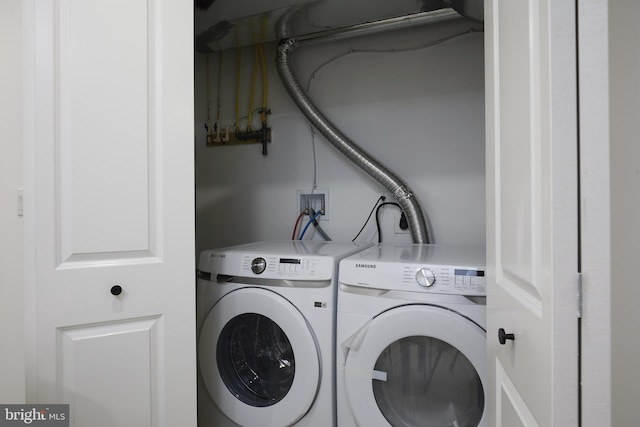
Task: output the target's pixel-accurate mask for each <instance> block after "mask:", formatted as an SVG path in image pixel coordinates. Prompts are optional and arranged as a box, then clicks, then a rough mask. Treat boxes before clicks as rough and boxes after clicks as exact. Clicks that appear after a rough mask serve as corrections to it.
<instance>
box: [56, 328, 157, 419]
mask: <svg viewBox="0 0 640 427" xmlns="http://www.w3.org/2000/svg"><path fill="white" fill-rule="evenodd" d="M163 334H164V330H163V324H162V320H161V319H160V318H150V319H138V320H129V321H124V322H116V323H107V324H100V325H87V326H83V327H73V328H61V329H59V343H58V345H59V348H60V360H59V371H60V388H61V390H60V395H61V396H62V400H63V401H64V402H65V403H69V404H70V407H72V408H74V411H73V413H74V423H75V424H76V425H78V426H89V425H91V426H98V425H103V426H105V427H106V426H110V425H136V426H152V425H154V423H152V421H151V420H153V419H156V420H157V419H158V418H159V415H160V409H161V408H160V402H159V400H158V398H159V395H158V394H157V393H155V392H154V390H155V387H149V385H150V384H158V380H159V379H160V378H161V374H160V366H159V365H158V354H159V353H160V350H161V347H160V341H159V338H160V337H161V336H162V335H163ZM113 349H120V351H119V352H117V353H114V352H113ZM123 383H126V384H127V391H128V392H127V393H121V394H118V395H116V396H112V395H110V393H111V392H112V391H113V390H117V389H118V388H119V387H120V386H121V384H123ZM104 402H109V403H110V404H112V405H115V406H114V407H116V408H118V410H117V411H114V412H112V413H110V414H109V415H108V416H106V415H104V413H105V412H106V411H105V410H104V409H101V407H102V405H103V403H104ZM96 412H98V413H102V414H103V416H104V417H97V416H96Z"/></svg>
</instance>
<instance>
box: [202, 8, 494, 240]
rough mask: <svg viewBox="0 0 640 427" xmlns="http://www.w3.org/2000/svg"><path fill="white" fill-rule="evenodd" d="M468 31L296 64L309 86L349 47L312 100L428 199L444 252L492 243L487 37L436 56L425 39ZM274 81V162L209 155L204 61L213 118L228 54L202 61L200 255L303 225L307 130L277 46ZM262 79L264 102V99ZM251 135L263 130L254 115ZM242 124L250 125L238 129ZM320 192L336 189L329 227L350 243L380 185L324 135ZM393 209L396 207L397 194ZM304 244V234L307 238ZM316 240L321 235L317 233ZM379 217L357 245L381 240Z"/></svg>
mask: <svg viewBox="0 0 640 427" xmlns="http://www.w3.org/2000/svg"><path fill="white" fill-rule="evenodd" d="M469 28H470V24H469V23H467V22H465V21H464V20H457V21H455V22H453V23H446V24H436V25H432V26H430V27H424V28H422V29H417V30H411V31H402V32H395V33H388V34H384V35H378V36H369V37H367V38H359V39H352V40H348V41H342V42H333V43H331V44H327V45H317V46H309V47H303V48H300V49H299V50H298V51H296V52H295V54H294V63H295V66H296V70H297V71H298V76H299V79H300V81H301V82H302V84H303V85H304V86H306V85H307V82H308V81H309V76H310V75H311V74H312V73H313V72H314V70H316V69H317V68H318V67H319V66H320V65H321V64H323V63H325V62H326V61H328V60H330V59H331V58H334V57H335V56H336V55H340V54H342V53H346V52H349V51H350V49H354V50H362V49H367V50H371V49H375V50H386V52H384V53H352V54H348V55H345V56H343V57H342V58H340V59H338V60H336V61H333V62H331V63H329V64H328V65H326V66H324V67H322V68H321V69H319V70H318V71H317V73H315V76H314V78H313V79H311V86H310V95H311V98H312V99H313V100H314V102H316V104H317V105H318V106H319V107H320V108H321V109H322V110H323V112H324V113H325V114H326V115H327V116H328V117H329V119H331V120H332V121H333V122H334V123H335V124H336V125H337V126H338V127H339V128H341V129H342V130H343V131H344V133H345V134H346V135H347V136H348V137H350V138H351V139H353V140H354V141H356V142H357V143H358V144H359V145H360V146H361V147H363V148H364V149H365V150H367V151H368V152H370V153H371V154H373V155H374V156H375V157H376V158H378V159H379V160H380V161H381V162H382V163H383V164H385V165H386V166H388V167H389V168H390V169H391V170H393V171H394V172H395V173H396V174H397V175H399V176H400V177H402V178H403V179H404V180H405V181H406V182H407V183H408V184H409V186H410V187H411V188H412V189H413V191H414V193H415V194H416V196H417V197H418V199H419V200H420V201H421V203H422V205H423V207H424V209H425V210H426V211H427V213H428V215H429V217H430V220H431V223H432V225H433V230H434V237H435V240H436V241H437V242H441V243H481V244H483V243H484V241H485V235H484V221H485V213H484V211H485V202H484V86H483V82H484V80H483V79H484V75H483V72H484V71H483V69H484V65H483V54H484V53H483V34H482V33H474V34H467V35H463V36H461V37H458V38H455V39H453V40H450V41H447V42H445V43H443V44H439V45H437V46H434V47H430V48H426V49H418V50H412V51H408V52H393V53H392V52H389V50H390V49H394V50H397V51H399V50H402V49H404V48H409V47H418V46H420V45H423V44H425V43H426V42H428V41H430V40H434V39H439V38H442V37H444V36H447V35H451V34H456V33H460V32H462V31H464V30H466V29H469ZM265 50H266V55H267V65H268V77H269V86H268V88H269V102H268V106H269V108H270V109H271V111H272V115H271V116H270V117H269V125H270V127H272V129H273V143H271V144H269V154H268V156H262V154H261V148H260V146H259V145H258V144H256V145H245V146H233V147H206V146H205V131H204V127H203V125H204V123H205V122H206V120H207V101H206V92H207V84H206V68H207V66H206V63H207V60H209V61H210V66H209V68H210V74H211V79H210V82H209V91H210V94H211V96H210V99H211V101H210V102H211V110H210V114H211V117H212V121H215V119H216V116H217V105H218V95H217V92H218V91H217V86H218V80H217V79H218V61H219V57H220V56H219V54H218V53H214V54H212V55H210V56H209V58H208V59H207V57H205V56H202V55H198V57H197V59H196V193H197V196H196V197H197V203H196V206H197V213H196V219H197V250H198V252H199V251H201V250H203V249H206V248H208V247H216V246H224V245H231V244H238V243H243V242H248V241H257V240H267V239H290V238H291V233H292V230H293V227H294V222H295V219H296V216H297V213H298V212H297V209H296V208H297V203H296V190H310V189H311V186H312V182H313V156H312V138H311V133H310V129H309V126H308V125H307V123H306V121H305V120H304V118H303V117H302V115H301V113H300V112H299V111H298V110H297V109H296V107H295V106H294V104H293V102H292V101H291V100H290V99H289V97H288V95H287V94H286V93H285V91H284V88H283V86H282V84H281V82H280V80H279V78H278V76H277V72H276V70H275V65H274V55H275V44H273V43H270V44H267V45H266V46H265ZM253 55H254V52H253V50H252V48H244V49H243V52H242V64H243V68H242V70H243V72H242V75H241V81H243V86H242V87H243V89H242V96H241V99H242V100H243V103H242V104H241V108H240V111H241V113H240V116H245V115H246V114H247V111H248V110H247V108H248V97H249V95H248V93H249V87H250V82H251V69H252V63H253ZM222 56H223V73H222V90H221V91H220V92H221V94H222V97H221V104H220V105H221V108H220V111H221V123H222V124H223V125H232V124H233V122H234V108H235V102H234V91H235V74H236V52H235V50H228V51H224V52H223V55H222ZM261 94H262V92H261V85H260V75H258V89H257V91H256V105H259V103H260V97H261ZM254 124H255V126H254V128H256V127H258V121H257V117H256V120H254ZM241 125H242V127H244V126H245V124H244V123H242V122H241ZM315 140H316V144H315V145H316V152H317V186H318V188H319V189H328V190H329V203H328V210H329V221H323V222H321V224H322V225H323V228H324V229H325V231H326V232H327V233H328V234H329V235H330V236H331V237H332V238H333V239H334V240H351V239H352V238H353V237H354V236H355V235H356V233H357V232H358V230H359V229H360V228H361V226H362V225H363V224H364V221H365V220H366V218H367V215H368V214H369V212H370V210H371V209H372V207H373V205H374V203H375V201H376V199H377V198H378V197H379V196H380V195H381V194H384V193H385V192H384V190H383V189H382V187H381V186H380V185H379V184H377V183H376V182H374V181H373V180H372V179H371V178H369V177H368V176H366V175H365V174H364V173H363V172H361V171H360V170H358V169H356V168H355V167H353V166H352V165H351V164H350V163H349V162H348V161H347V160H345V159H344V158H343V157H341V156H340V155H339V154H338V153H337V151H336V150H335V149H333V148H332V147H330V146H329V144H328V143H326V142H325V141H324V140H322V138H321V137H320V136H316V138H315ZM386 195H387V200H386V201H393V200H392V198H391V197H390V195H388V194H386ZM397 212H398V211H397V210H396V209H395V208H389V209H387V208H385V209H384V211H383V215H382V228H383V240H384V241H390V240H395V241H407V242H409V241H410V240H411V239H410V235H409V234H394V227H393V221H394V220H397V219H398V218H399V214H398V213H397ZM305 238H307V237H305ZM308 238H315V239H318V238H320V236H319V235H317V234H309V236H308ZM376 239H377V235H376V232H375V222H374V221H373V220H372V221H371V222H370V223H369V225H368V227H367V229H365V231H364V232H363V234H362V235H361V237H360V238H359V240H367V241H372V240H373V241H375V240H376Z"/></svg>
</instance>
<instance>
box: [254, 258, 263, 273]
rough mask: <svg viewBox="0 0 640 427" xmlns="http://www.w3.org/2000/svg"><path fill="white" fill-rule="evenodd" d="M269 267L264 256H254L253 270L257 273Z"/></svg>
mask: <svg viewBox="0 0 640 427" xmlns="http://www.w3.org/2000/svg"><path fill="white" fill-rule="evenodd" d="M266 268H267V261H266V260H265V259H264V258H254V260H253V261H251V271H253V272H254V273H255V274H260V273H262V272H263V271H264V270H265V269H266Z"/></svg>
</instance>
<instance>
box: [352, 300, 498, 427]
mask: <svg viewBox="0 0 640 427" xmlns="http://www.w3.org/2000/svg"><path fill="white" fill-rule="evenodd" d="M345 344H348V345H350V346H354V347H353V348H349V351H348V353H347V356H346V360H345V365H344V374H343V375H344V385H345V391H346V395H347V400H348V403H349V406H350V409H351V413H352V414H353V417H354V418H355V420H356V423H357V424H358V425H361V426H374V425H375V426H380V427H382V426H393V427H462V426H465V427H486V417H485V405H486V402H485V390H484V384H486V382H485V381H486V334H485V331H484V330H483V329H482V328H480V327H479V326H478V325H477V324H475V323H473V322H472V321H470V320H469V319H467V318H466V317H464V316H462V315H460V314H458V313H456V312H454V311H451V310H448V309H446V308H442V307H437V306H432V305H428V304H412V305H405V306H400V307H397V308H393V309H391V310H388V311H385V312H384V313H382V314H380V315H378V316H376V317H374V318H373V319H372V320H371V322H370V323H368V324H367V325H366V326H364V327H362V328H361V329H359V330H358V332H356V334H355V335H354V336H352V337H349V340H348V341H347V342H345V343H342V345H343V346H344V345H345Z"/></svg>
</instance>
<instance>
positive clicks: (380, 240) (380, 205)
mask: <svg viewBox="0 0 640 427" xmlns="http://www.w3.org/2000/svg"><path fill="white" fill-rule="evenodd" d="M385 205H393V206H397V207H398V209H400V212H402V207H401V206H400V205H399V204H397V203H395V202H386V203H380V204H379V205H378V209H376V227H377V228H378V243H381V242H382V231H381V230H380V218H378V213H379V212H380V208H382V207H383V206H385Z"/></svg>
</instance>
